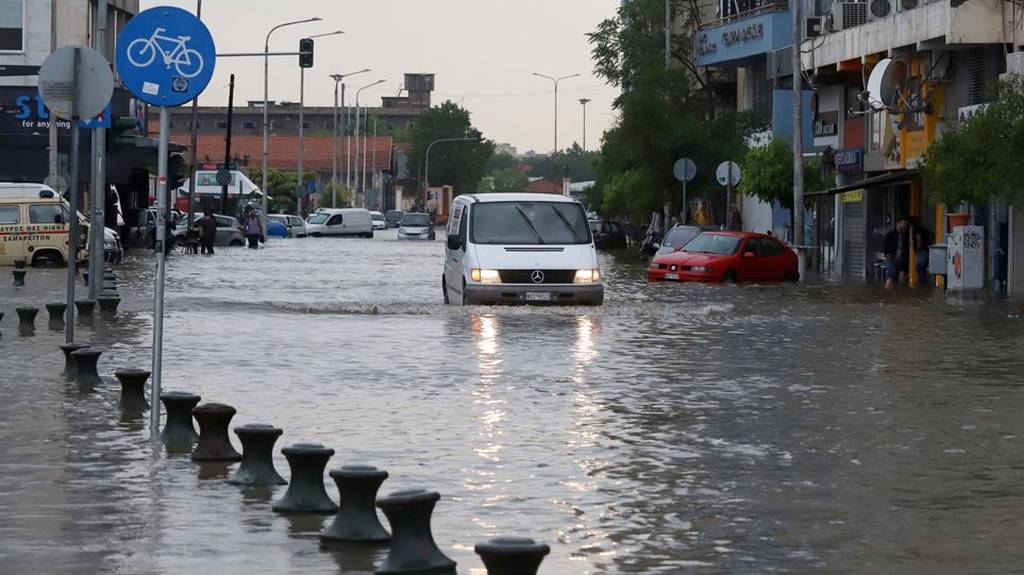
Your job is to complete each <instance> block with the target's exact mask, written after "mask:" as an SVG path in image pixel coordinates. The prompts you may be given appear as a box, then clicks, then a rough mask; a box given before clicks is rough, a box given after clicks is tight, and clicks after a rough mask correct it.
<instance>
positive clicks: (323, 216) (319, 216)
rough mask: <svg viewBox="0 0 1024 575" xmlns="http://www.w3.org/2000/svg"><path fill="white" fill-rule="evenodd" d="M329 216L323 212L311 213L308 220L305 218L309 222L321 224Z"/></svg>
mask: <svg viewBox="0 0 1024 575" xmlns="http://www.w3.org/2000/svg"><path fill="white" fill-rule="evenodd" d="M329 217H330V216H329V215H328V214H325V213H319V214H313V215H312V216H309V220H307V221H308V222H309V223H311V224H318V225H319V224H323V223H325V222H327V218H329Z"/></svg>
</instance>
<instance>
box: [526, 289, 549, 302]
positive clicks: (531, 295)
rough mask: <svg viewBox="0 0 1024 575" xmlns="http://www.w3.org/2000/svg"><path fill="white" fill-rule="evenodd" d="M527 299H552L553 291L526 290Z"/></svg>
mask: <svg viewBox="0 0 1024 575" xmlns="http://www.w3.org/2000/svg"><path fill="white" fill-rule="evenodd" d="M526 301H551V292H547V291H529V292H526Z"/></svg>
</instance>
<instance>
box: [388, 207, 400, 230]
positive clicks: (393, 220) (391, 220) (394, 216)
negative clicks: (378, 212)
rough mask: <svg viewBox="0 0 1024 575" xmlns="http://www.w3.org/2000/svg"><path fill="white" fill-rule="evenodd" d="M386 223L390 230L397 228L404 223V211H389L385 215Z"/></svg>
mask: <svg viewBox="0 0 1024 575" xmlns="http://www.w3.org/2000/svg"><path fill="white" fill-rule="evenodd" d="M384 221H385V222H386V223H387V225H388V227H389V228H397V227H398V225H399V224H401V223H402V210H388V211H387V213H386V214H384Z"/></svg>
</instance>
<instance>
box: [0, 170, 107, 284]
mask: <svg viewBox="0 0 1024 575" xmlns="http://www.w3.org/2000/svg"><path fill="white" fill-rule="evenodd" d="M70 214H71V210H70V207H69V206H68V203H67V201H65V200H64V198H62V197H60V196H59V195H57V192H55V191H53V189H52V188H50V187H49V186H46V185H43V184H31V183H7V182H0V266H10V265H14V262H16V261H24V262H25V263H27V264H28V265H31V266H37V267H57V266H62V265H65V264H66V263H67V261H68V240H69V237H68V231H69V229H70V225H68V224H69V222H70V219H69V216H70ZM88 231H89V226H88V225H85V222H83V225H82V227H81V232H82V240H81V242H80V243H79V245H80V246H81V251H80V252H79V253H78V259H77V260H76V261H82V260H83V259H84V258H85V257H86V255H87V252H86V238H87V236H88Z"/></svg>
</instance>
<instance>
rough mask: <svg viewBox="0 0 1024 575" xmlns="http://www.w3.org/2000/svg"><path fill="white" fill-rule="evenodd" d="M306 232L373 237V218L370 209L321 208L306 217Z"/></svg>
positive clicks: (320, 234) (319, 234)
mask: <svg viewBox="0 0 1024 575" xmlns="http://www.w3.org/2000/svg"><path fill="white" fill-rule="evenodd" d="M306 234H308V235H310V236H313V237H314V238H319V237H321V236H359V237H363V238H372V237H373V220H371V219H370V210H364V209H362V208H342V209H340V210H328V209H320V210H317V212H316V213H314V214H311V215H310V216H309V217H308V218H306Z"/></svg>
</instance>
